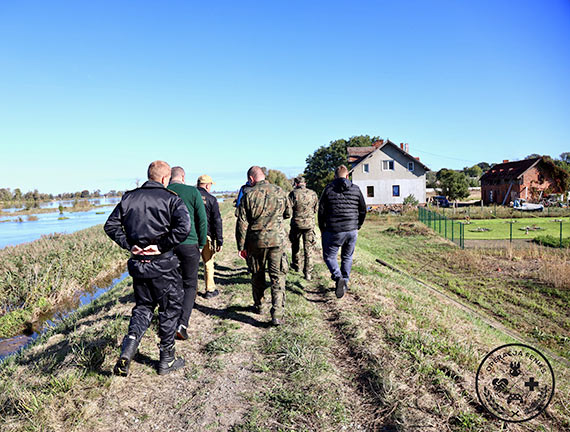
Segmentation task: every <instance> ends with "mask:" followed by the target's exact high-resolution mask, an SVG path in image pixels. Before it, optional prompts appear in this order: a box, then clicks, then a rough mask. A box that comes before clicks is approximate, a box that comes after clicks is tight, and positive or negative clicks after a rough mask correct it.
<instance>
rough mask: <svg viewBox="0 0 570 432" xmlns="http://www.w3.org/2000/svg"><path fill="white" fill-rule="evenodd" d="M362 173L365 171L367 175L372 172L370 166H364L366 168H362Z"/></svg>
mask: <svg viewBox="0 0 570 432" xmlns="http://www.w3.org/2000/svg"><path fill="white" fill-rule="evenodd" d="M362 171H364V172H365V173H367V172H370V165H368V164H364V166H363V167H362Z"/></svg>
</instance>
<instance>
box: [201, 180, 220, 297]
mask: <svg viewBox="0 0 570 432" xmlns="http://www.w3.org/2000/svg"><path fill="white" fill-rule="evenodd" d="M212 184H214V182H213V180H212V177H210V176H209V175H207V174H204V175H201V176H200V177H198V182H197V187H198V192H200V194H201V195H202V200H203V201H204V207H206V220H207V221H208V241H207V242H206V245H205V246H204V248H203V249H202V261H204V284H205V285H206V293H205V294H204V297H205V298H207V299H209V298H212V297H216V296H217V295H218V294H219V293H220V292H219V291H218V289H217V288H216V283H215V282H214V255H216V253H218V252H221V251H222V245H223V243H224V236H223V227H222V216H221V214H220V206H219V205H218V200H217V199H216V197H215V196H214V195H212V194H211V193H210V190H211V189H212Z"/></svg>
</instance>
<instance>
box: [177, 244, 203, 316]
mask: <svg viewBox="0 0 570 432" xmlns="http://www.w3.org/2000/svg"><path fill="white" fill-rule="evenodd" d="M174 253H175V254H176V256H177V257H178V260H179V261H180V271H181V273H182V287H183V290H184V300H183V302H182V311H181V313H180V317H179V318H178V323H177V325H183V326H185V327H188V322H189V321H190V315H192V309H193V308H194V301H195V300H196V290H197V288H198V265H199V264H200V259H201V256H200V248H199V247H198V245H197V244H193V245H190V244H181V245H178V246H176V248H174Z"/></svg>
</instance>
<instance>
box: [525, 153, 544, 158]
mask: <svg viewBox="0 0 570 432" xmlns="http://www.w3.org/2000/svg"><path fill="white" fill-rule="evenodd" d="M539 157H541V156H540V155H539V154H538V153H532V154H529V155H528V156H527V157H525V159H535V158H539Z"/></svg>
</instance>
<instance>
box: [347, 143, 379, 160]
mask: <svg viewBox="0 0 570 432" xmlns="http://www.w3.org/2000/svg"><path fill="white" fill-rule="evenodd" d="M374 150H376V147H374V146H369V147H347V148H346V151H347V153H348V156H349V157H350V156H356V157H359V158H360V157H363V156H366V155H368V154H370V153H372V152H373V151H374Z"/></svg>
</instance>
